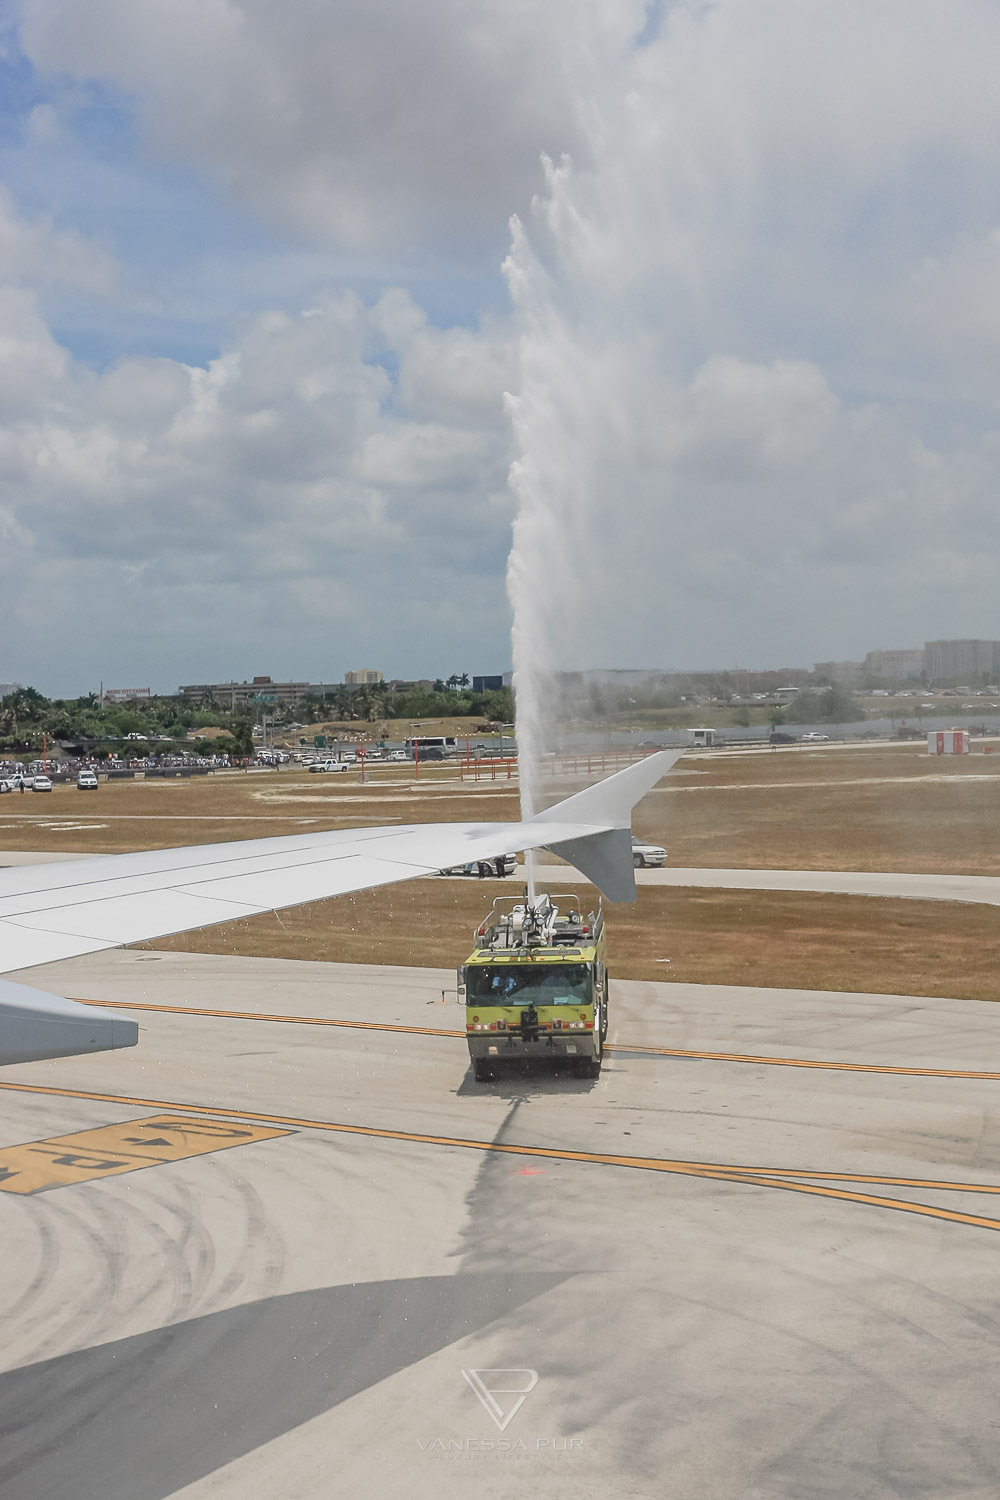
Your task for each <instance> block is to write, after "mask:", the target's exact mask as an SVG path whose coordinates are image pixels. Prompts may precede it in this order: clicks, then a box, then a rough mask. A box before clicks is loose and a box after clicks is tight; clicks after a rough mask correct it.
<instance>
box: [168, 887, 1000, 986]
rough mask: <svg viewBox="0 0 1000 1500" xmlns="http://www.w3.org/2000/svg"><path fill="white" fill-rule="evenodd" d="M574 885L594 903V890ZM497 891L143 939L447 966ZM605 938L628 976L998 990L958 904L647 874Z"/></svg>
mask: <svg viewBox="0 0 1000 1500" xmlns="http://www.w3.org/2000/svg"><path fill="white" fill-rule="evenodd" d="M550 884H551V885H552V887H553V889H554V888H555V887H556V885H557V882H551V883H550ZM578 889H579V895H580V900H581V902H582V903H583V904H584V906H585V907H586V906H589V905H591V904H593V902H594V900H595V892H594V891H593V890H592V888H591V887H581V888H578ZM500 893H503V894H505V895H507V894H513V892H512V890H511V886H510V885H509V884H500V883H499V882H494V881H473V880H469V881H461V880H437V881H428V880H423V881H413V882H409V883H407V884H405V885H398V886H388V887H385V888H383V889H382V890H378V891H367V892H363V893H360V894H358V895H356V896H340V897H337V898H336V899H335V900H333V901H321V902H316V903H315V904H314V905H310V906H302V907H297V908H295V909H294V910H292V911H284V912H281V913H280V914H276V913H269V914H268V915H266V916H260V917H253V918H250V919H249V920H248V921H245V922H236V923H231V924H227V925H223V926H220V927H212V928H208V929H206V930H205V931H203V932H196V933H184V934H180V935H178V936H176V937H171V938H163V939H160V940H159V941H157V942H155V943H152V944H149V945H148V946H149V947H152V948H156V949H160V950H167V951H170V952H181V953H190V952H194V953H226V954H228V953H238V954H243V955H251V956H257V957H271V958H300V959H323V960H326V961H328V962H336V963H370V964H408V965H409V964H412V965H417V966H421V967H423V966H431V967H438V966H440V967H448V968H450V967H452V966H453V965H455V964H458V963H461V962H462V961H463V960H464V959H465V957H466V955H467V953H468V952H469V950H470V948H471V947H472V933H473V930H474V928H475V926H476V925H477V923H478V922H479V921H481V919H482V917H483V916H484V915H485V913H486V912H487V911H488V910H489V907H490V903H491V901H492V900H493V897H494V896H495V895H497V894H500ZM608 944H609V963H610V967H611V971H612V973H613V974H615V975H617V976H618V977H619V978H621V979H657V980H674V981H677V980H683V981H688V982H692V983H698V984H738V985H761V986H766V987H774V988H778V989H787V988H795V989H798V988H801V989H820V990H846V991H871V992H874V993H877V994H904V995H909V994H918V995H945V996H955V997H961V998H965V999H970V1000H995V999H997V998H1000V986H998V984H997V978H996V945H997V916H996V913H995V911H994V910H993V909H992V908H988V907H987V908H984V907H977V906H965V905H961V904H959V903H953V902H943V901H901V900H881V899H873V898H868V897H863V896H828V895H817V894H813V893H805V892H787V893H784V892H770V891H766V892H765V891H761V892H757V891H752V892H751V891H738V892H737V891H703V890H696V889H676V888H671V887H662V886H659V887H658V886H643V887H641V888H640V891H639V900H638V902H637V904H636V905H635V906H634V907H632V906H615V907H612V908H611V909H610V911H609V913H608ZM663 959H669V960H670V962H669V963H664V962H660V961H659V960H663Z"/></svg>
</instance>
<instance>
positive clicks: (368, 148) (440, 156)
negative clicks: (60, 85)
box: [23, 0, 644, 253]
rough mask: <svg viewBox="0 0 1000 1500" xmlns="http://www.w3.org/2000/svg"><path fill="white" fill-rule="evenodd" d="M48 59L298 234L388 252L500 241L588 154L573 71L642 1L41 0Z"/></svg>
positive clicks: (636, 15) (39, 26)
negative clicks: (542, 168)
mask: <svg viewBox="0 0 1000 1500" xmlns="http://www.w3.org/2000/svg"><path fill="white" fill-rule="evenodd" d="M23 9H24V17H25V19H24V27H23V38H24V45H25V48H26V50H27V51H28V53H29V54H30V56H31V57H32V59H33V61H34V62H35V64H36V65H37V66H39V67H41V68H45V69H49V70H52V71H55V72H65V73H70V74H75V75H77V76H80V75H87V76H92V77H98V78H101V79H104V80H107V81H110V82H111V83H113V84H114V85H115V86H117V87H118V88H119V89H121V90H123V91H125V92H126V93H127V94H130V95H132V96H134V99H135V104H136V109H137V112H138V117H139V121H140V123H141V126H142V129H143V131H144V134H145V138H146V139H147V141H148V142H149V143H150V145H151V147H152V148H153V149H154V150H156V151H157V152H159V153H162V154H164V155H166V156H168V157H170V158H173V159H181V160H186V161H191V162H194V163H196V164H197V165H198V167H199V168H201V169H203V170H205V171H207V172H209V173H211V174H212V175H214V176H215V178H216V179H217V180H218V181H219V182H221V183H222V184H224V185H225V187H226V189H227V191H229V192H230V193H232V194H233V195H234V196H235V197H236V198H237V199H239V200H240V201H243V202H245V203H248V204H250V205H251V206H253V207H254V208H256V209H258V210H259V211H260V212H262V213H264V214H265V215H267V216H268V217H270V218H271V219H273V220H276V221H277V222H278V223H280V225H281V226H282V228H283V229H288V228H293V229H295V230H296V231H298V232H300V233H303V234H306V235H309V236H312V237H315V238H318V239H323V240H327V241H329V240H331V239H332V240H334V241H336V242H337V243H338V244H342V245H348V246H357V247H363V248H365V249H369V250H372V249H375V248H379V247H385V246H387V245H391V246H406V245H410V244H412V243H414V242H416V243H420V242H424V243H427V242H430V243H434V244H436V245H437V246H438V248H439V249H440V248H442V247H447V248H448V250H449V253H451V251H452V250H453V249H454V241H455V240H456V238H457V239H458V240H459V241H464V242H467V243H468V242H471V243H473V244H476V245H478V246H480V247H481V246H482V245H483V244H487V245H491V246H492V245H495V244H496V243H497V240H498V237H499V236H500V235H502V232H503V224H504V222H505V220H506V217H507V214H508V213H509V212H510V211H511V209H512V208H515V207H517V206H526V204H527V201H528V198H529V196H530V193H531V191H532V190H533V188H534V187H535V186H536V185H538V183H539V182H540V177H539V166H538V163H539V155H540V152H541V151H543V150H547V151H550V152H560V151H563V150H567V149H569V148H572V147H579V146H581V145H582V140H581V136H580V133H579V131H578V129H577V127H576V123H575V119H574V109H573V100H572V93H571V89H572V84H571V80H570V79H569V78H568V77H567V73H568V71H569V68H570V66H571V65H572V63H573V61H574V60H575V54H576V53H577V51H578V48H583V49H584V50H587V49H589V48H591V47H593V46H595V45H596V46H597V47H599V48H603V49H604V50H606V51H610V52H614V51H617V50H618V49H619V48H620V46H621V45H622V44H623V42H624V40H625V39H626V37H627V36H628V35H630V34H631V33H632V32H634V31H635V30H637V29H638V27H639V26H641V24H642V16H643V12H644V6H643V5H642V4H641V3H640V0H625V3H622V0H617V3H616V4H615V5H614V6H610V5H608V4H606V3H602V0H549V3H547V4H545V5H542V6H539V5H536V4H532V3H531V0H480V3H478V4H476V5H473V6H470V5H468V4H467V3H465V0H436V3H434V4H432V5H413V4H411V3H408V0H340V3H338V4H337V5H336V6H335V7H331V6H329V5H328V4H327V3H325V0H299V3H297V4H295V5H292V6H288V5H275V4H273V3H272V0H168V3H164V0H26V3H25V4H24V7H23Z"/></svg>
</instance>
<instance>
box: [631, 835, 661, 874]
mask: <svg viewBox="0 0 1000 1500" xmlns="http://www.w3.org/2000/svg"><path fill="white" fill-rule="evenodd" d="M666 858H667V851H666V849H664V848H663V846H662V844H647V843H646V841H645V839H635V838H634V839H633V840H632V863H633V864H634V865H635V867H636V869H637V870H642V869H645V867H646V866H647V865H651V866H652V867H653V868H654V869H657V870H658V869H659V867H660V866H661V865H662V864H664V863H665V862H666Z"/></svg>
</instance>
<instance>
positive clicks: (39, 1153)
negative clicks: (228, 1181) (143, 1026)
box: [0, 1114, 290, 1193]
mask: <svg viewBox="0 0 1000 1500" xmlns="http://www.w3.org/2000/svg"><path fill="white" fill-rule="evenodd" d="M289 1133H290V1132H289V1131H288V1130H275V1129H273V1128H270V1127H269V1128H263V1127H261V1126H260V1125H244V1124H236V1123H234V1122H232V1121H221V1120H199V1119H191V1118H190V1116H188V1115H176V1114H168V1115H152V1116H151V1117H150V1118H148V1119H145V1120H126V1121H124V1122H123V1123H122V1124H121V1125H99V1126H97V1127H96V1129H93V1130H78V1131H74V1132H73V1134H72V1135H57V1136H53V1137H52V1138H51V1139H49V1140H45V1141H29V1142H28V1143H27V1144H26V1145H24V1146H7V1147H3V1148H0V1190H2V1191H3V1192H5V1193H43V1192H45V1191H47V1189H49V1188H55V1187H67V1186H69V1185H70V1184H71V1183H74V1182H90V1181H93V1180H95V1179H99V1178H102V1177H116V1176H119V1175H120V1174H121V1173H122V1172H135V1171H138V1170H139V1169H140V1168H142V1167H152V1166H155V1165H156V1164H157V1163H158V1162H166V1161H183V1160H184V1159H185V1157H189V1156H203V1155H205V1153H206V1152H208V1151H222V1150H224V1149H225V1148H226V1147H227V1146H245V1145H247V1144H248V1143H249V1142H250V1141H265V1140H268V1139H269V1138H270V1137H272V1136H279V1135H288V1134H289Z"/></svg>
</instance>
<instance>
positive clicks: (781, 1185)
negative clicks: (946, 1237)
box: [0, 1082, 1000, 1230]
mask: <svg viewBox="0 0 1000 1500" xmlns="http://www.w3.org/2000/svg"><path fill="white" fill-rule="evenodd" d="M0 1089H9V1090H11V1091H12V1092H14V1093H23V1094H48V1095H52V1096H55V1097H57V1098H61V1099H93V1100H99V1101H101V1102H102V1103H114V1104H123V1105H132V1106H136V1107H140V1108H147V1109H169V1110H178V1111H187V1110H190V1111H191V1112H192V1113H195V1112H197V1113H198V1114H200V1115H210V1116H212V1117H213V1118H223V1119H233V1118H236V1119H239V1120H255V1121H260V1122H262V1123H266V1124H268V1125H278V1126H285V1127H286V1128H287V1129H289V1130H323V1131H330V1132H332V1133H336V1134H338V1135H357V1136H364V1137H367V1138H368V1139H369V1140H388V1141H408V1142H412V1143H414V1144H416V1145H421V1146H451V1147H455V1148H457V1149H459V1150H465V1151H488V1152H496V1153H497V1154H498V1155H503V1156H527V1157H543V1158H545V1159H546V1160H549V1161H579V1162H589V1163H592V1164H593V1165H595V1166H605V1167H630V1168H632V1169H634V1170H637V1171H645V1172H666V1173H670V1174H672V1175H675V1176H680V1177H701V1178H704V1179H706V1180H707V1181H710V1182H731V1183H737V1184H741V1185H743V1186H744V1187H763V1188H776V1189H778V1190H779V1191H781V1192H789V1193H808V1194H811V1195H813V1196H815V1197H822V1198H839V1199H841V1200H842V1201H844V1202H848V1203H862V1204H866V1205H868V1206H869V1207H871V1208H888V1209H894V1210H896V1211H897V1212H899V1213H908V1214H917V1215H918V1216H921V1217H924V1218H931V1219H945V1220H948V1221H949V1222H950V1223H953V1224H966V1225H971V1226H973V1227H975V1228H978V1229H992V1230H1000V1219H990V1218H985V1217H981V1216H979V1215H976V1214H966V1213H960V1212H958V1211H956V1210H954V1209H950V1208H934V1207H932V1206H931V1205H929V1204H926V1203H911V1202H909V1201H908V1200H907V1199H902V1198H883V1197H881V1196H879V1195H875V1194H870V1193H859V1192H855V1191H853V1190H849V1189H844V1188H835V1187H825V1186H822V1185H821V1184H820V1182H819V1181H815V1182H810V1181H808V1180H806V1181H799V1180H796V1179H801V1178H805V1179H809V1178H815V1179H830V1178H832V1179H833V1180H834V1181H836V1182H856V1183H872V1184H892V1185H893V1186H896V1187H914V1188H922V1189H924V1190H925V1191H927V1190H933V1191H938V1192H942V1191H943V1192H950V1193H1000V1185H991V1184H988V1183H979V1182H946V1181H939V1180H937V1179H932V1178H922V1177H876V1176H869V1175H862V1174H858V1173H854V1172H841V1173H833V1172H811V1171H810V1170H809V1169H808V1168H804V1169H801V1168H800V1169H795V1168H792V1167H744V1166H739V1165H735V1164H730V1163H728V1162H709V1161H683V1160H676V1161H675V1160H671V1159H669V1158H667V1159H661V1158H659V1157H655V1156H617V1155H612V1154H610V1153H607V1152H602V1151H567V1150H563V1149H562V1148H560V1147H557V1146H518V1145H514V1144H513V1143H508V1142H506V1141H477V1140H466V1139H464V1138H462V1137H461V1136H448V1135H423V1134H419V1133H417V1132H416V1131H411V1130H386V1129H382V1128H380V1127H379V1126H376V1125H346V1124H342V1123H340V1122H338V1121H334V1120H311V1119H300V1118H298V1117H296V1116H293V1115H269V1114H261V1113H260V1112H259V1111H257V1110H248V1109H240V1108H238V1107H237V1108H232V1109H216V1108H214V1107H213V1106H211V1105H204V1104H178V1103H175V1102H174V1101H168V1100H164V1099H138V1098H131V1097H129V1096H128V1095H123V1094H99V1093H92V1092H90V1091H88V1090H84V1089H60V1088H52V1087H46V1086H44V1085H43V1084H38V1083H4V1082H0ZM274 1133H275V1134H284V1133H285V1132H284V1131H280V1130H279V1131H277V1132H274ZM84 1134H86V1132H84ZM67 1139H76V1138H75V1137H72V1138H69V1137H68V1138H67ZM233 1144H235V1142H234V1143H233Z"/></svg>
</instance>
